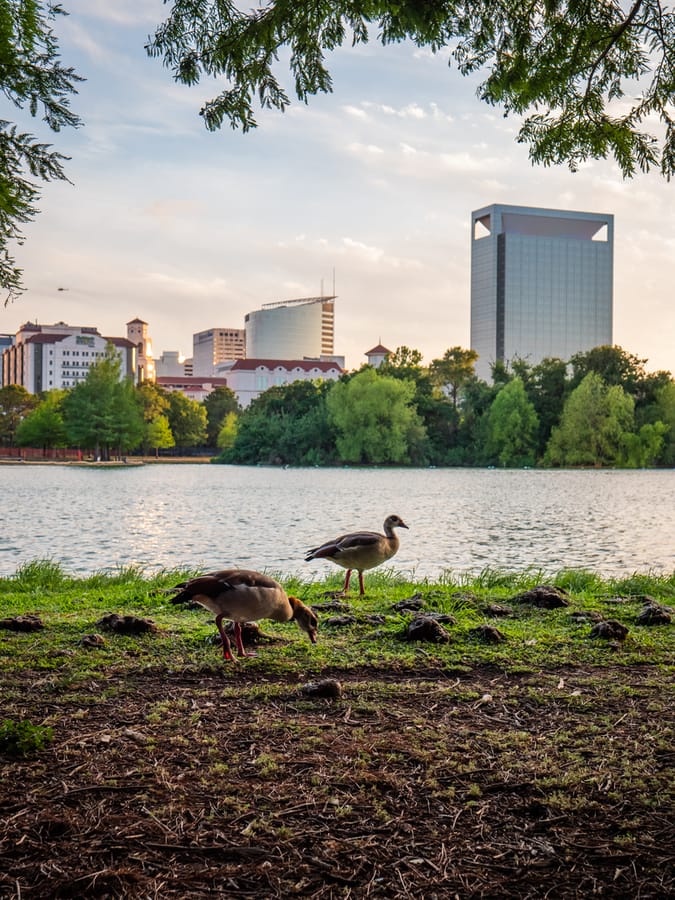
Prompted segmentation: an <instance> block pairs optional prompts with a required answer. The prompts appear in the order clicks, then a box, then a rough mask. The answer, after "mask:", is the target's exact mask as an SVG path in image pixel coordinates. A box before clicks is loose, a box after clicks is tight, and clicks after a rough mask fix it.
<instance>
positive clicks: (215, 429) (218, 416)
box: [203, 385, 239, 447]
mask: <svg viewBox="0 0 675 900" xmlns="http://www.w3.org/2000/svg"><path fill="white" fill-rule="evenodd" d="M203 403H204V409H205V410H206V440H207V442H208V445H209V447H215V446H217V444H218V435H219V434H220V429H221V427H222V425H223V422H224V421H225V418H226V417H227V416H228V415H229V414H230V413H235V418H236V413H238V412H239V403H238V402H237V397H236V394H235V393H234V391H232V390H230V388H229V387H225V386H223V385H219V386H218V387H217V388H215V389H214V390H213V391H211V393H210V394H209V395H208V396H207V397H205V398H204V401H203Z"/></svg>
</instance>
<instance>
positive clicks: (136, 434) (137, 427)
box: [112, 378, 145, 456]
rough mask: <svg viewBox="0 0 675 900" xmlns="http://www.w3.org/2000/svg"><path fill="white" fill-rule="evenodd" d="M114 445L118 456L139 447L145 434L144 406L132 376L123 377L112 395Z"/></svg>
mask: <svg viewBox="0 0 675 900" xmlns="http://www.w3.org/2000/svg"><path fill="white" fill-rule="evenodd" d="M112 413H113V419H112V434H113V446H114V447H116V448H117V453H118V456H121V455H122V454H123V453H126V452H127V451H128V450H133V449H134V448H136V447H138V446H139V445H140V444H141V442H142V441H143V437H144V435H145V422H144V421H143V406H142V403H141V400H140V398H139V396H138V391H137V390H136V388H135V386H134V383H133V381H132V379H131V378H122V379H121V380H118V382H117V384H116V385H115V386H114V389H113V395H112Z"/></svg>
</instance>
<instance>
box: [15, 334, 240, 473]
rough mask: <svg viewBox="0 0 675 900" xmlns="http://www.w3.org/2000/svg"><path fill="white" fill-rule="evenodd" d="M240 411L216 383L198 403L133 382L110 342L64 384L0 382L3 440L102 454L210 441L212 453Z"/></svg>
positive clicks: (187, 446) (188, 446)
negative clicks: (45, 387)
mask: <svg viewBox="0 0 675 900" xmlns="http://www.w3.org/2000/svg"><path fill="white" fill-rule="evenodd" d="M238 411H239V406H238V404H237V399H236V397H235V395H234V393H233V392H232V391H231V390H230V389H229V388H222V387H219V388H217V389H216V390H215V391H214V392H213V393H212V394H210V395H209V396H208V397H207V398H206V399H205V400H204V401H203V403H198V402H197V401H195V400H190V399H189V398H188V397H186V396H185V395H184V394H181V393H179V392H177V391H165V390H163V389H162V388H160V387H158V386H157V385H155V384H153V383H151V382H144V383H143V384H141V385H140V386H138V387H136V386H134V384H133V382H132V381H131V380H130V379H125V378H121V372H120V361H119V358H118V357H117V355H116V354H115V352H114V350H113V349H112V348H111V349H110V350H109V352H108V353H107V354H106V356H105V357H104V358H102V359H101V360H99V361H98V362H97V363H96V364H95V365H93V366H91V368H90V369H89V370H88V373H87V377H86V378H85V379H84V380H83V381H81V382H80V383H79V384H77V385H76V386H75V387H73V388H70V389H69V390H52V391H47V392H45V393H43V394H40V395H39V396H36V395H34V394H30V393H29V392H28V391H27V390H26V389H25V388H24V387H21V386H19V385H8V386H6V387H3V388H0V446H9V447H12V446H19V447H41V448H43V449H44V450H49V449H51V448H56V447H78V448H80V449H82V450H84V451H89V452H91V454H92V455H93V456H94V457H95V458H96V459H101V460H109V459H111V458H112V457H115V456H117V457H120V456H122V455H124V454H127V453H130V452H133V451H140V452H143V453H144V454H145V455H146V456H147V455H149V454H151V453H155V454H158V453H159V451H160V450H166V449H171V448H175V450H176V452H180V451H182V450H189V449H191V448H195V447H211V448H213V449H214V452H215V451H216V448H217V447H218V436H219V432H220V431H223V432H224V433H227V423H228V421H230V422H234V421H235V420H236V413H237V412H238ZM228 416H229V417H230V418H229V419H228ZM226 445H227V444H224V445H221V446H226Z"/></svg>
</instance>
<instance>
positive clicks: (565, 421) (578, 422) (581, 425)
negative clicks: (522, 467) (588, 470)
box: [545, 372, 635, 466]
mask: <svg viewBox="0 0 675 900" xmlns="http://www.w3.org/2000/svg"><path fill="white" fill-rule="evenodd" d="M634 407H635V404H634V402H633V398H632V397H631V396H630V395H629V394H627V393H626V392H625V391H624V389H623V388H622V387H621V386H620V385H612V386H611V387H609V386H608V385H606V384H605V382H604V381H603V380H602V378H601V377H600V376H599V375H598V374H597V372H589V373H588V375H586V377H585V378H584V380H583V381H582V382H581V384H580V385H579V387H577V388H575V390H574V391H572V393H571V394H570V395H569V397H568V398H567V401H566V403H565V406H564V408H563V412H562V416H561V418H560V425H558V426H557V427H556V428H554V429H553V431H552V433H551V439H550V441H549V442H548V447H547V449H546V456H545V461H546V462H547V463H550V464H551V465H554V466H611V465H615V464H616V463H617V462H619V461H620V460H621V453H622V438H623V435H624V433H625V432H628V431H632V429H633V422H634Z"/></svg>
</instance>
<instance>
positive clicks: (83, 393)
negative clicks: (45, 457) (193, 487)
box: [63, 345, 144, 460]
mask: <svg viewBox="0 0 675 900" xmlns="http://www.w3.org/2000/svg"><path fill="white" fill-rule="evenodd" d="M63 414H64V421H65V425H66V430H67V432H68V435H69V438H70V440H71V441H72V442H73V443H74V444H75V445H76V446H80V447H84V448H87V449H89V450H93V451H94V455H95V456H96V458H100V459H103V460H108V459H110V455H111V451H116V452H117V453H118V455H119V454H121V453H125V452H127V451H129V450H132V449H133V448H134V447H137V446H138V445H139V444H140V442H141V440H142V438H143V433H144V429H143V413H142V405H141V401H140V399H139V397H138V393H137V391H136V389H135V388H134V385H133V383H132V382H131V380H130V379H128V378H122V376H121V362H120V359H119V357H118V356H117V354H116V353H115V351H114V348H113V347H112V346H111V345H108V350H107V352H106V355H105V356H104V357H102V358H101V359H99V360H97V361H96V363H95V364H94V365H93V366H91V367H90V369H89V370H88V372H87V377H86V378H85V379H84V381H81V382H79V384H77V385H75V387H74V388H72V389H71V390H70V391H68V393H67V394H66V396H65V398H64V400H63Z"/></svg>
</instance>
